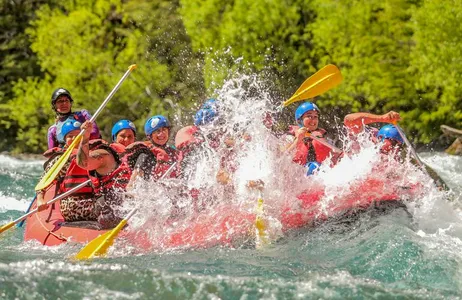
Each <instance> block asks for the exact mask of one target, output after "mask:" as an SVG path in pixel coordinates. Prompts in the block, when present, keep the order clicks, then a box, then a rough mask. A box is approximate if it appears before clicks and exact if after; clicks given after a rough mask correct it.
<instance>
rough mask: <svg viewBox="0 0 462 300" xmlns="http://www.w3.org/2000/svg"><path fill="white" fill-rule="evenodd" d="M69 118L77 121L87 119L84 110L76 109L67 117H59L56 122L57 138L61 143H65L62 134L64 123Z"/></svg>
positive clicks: (82, 121) (81, 121)
mask: <svg viewBox="0 0 462 300" xmlns="http://www.w3.org/2000/svg"><path fill="white" fill-rule="evenodd" d="M69 120H71V121H72V120H76V121H79V122H80V123H82V124H83V123H84V122H85V121H86V119H85V116H84V115H83V114H82V112H80V111H76V112H73V113H70V114H69V115H68V116H67V117H65V118H64V119H58V120H57V121H56V123H55V125H56V139H57V140H58V143H59V144H63V143H64V136H63V134H62V132H61V131H62V129H63V125H64V123H66V122H67V121H69Z"/></svg>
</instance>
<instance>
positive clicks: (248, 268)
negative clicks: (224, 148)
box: [0, 85, 462, 299]
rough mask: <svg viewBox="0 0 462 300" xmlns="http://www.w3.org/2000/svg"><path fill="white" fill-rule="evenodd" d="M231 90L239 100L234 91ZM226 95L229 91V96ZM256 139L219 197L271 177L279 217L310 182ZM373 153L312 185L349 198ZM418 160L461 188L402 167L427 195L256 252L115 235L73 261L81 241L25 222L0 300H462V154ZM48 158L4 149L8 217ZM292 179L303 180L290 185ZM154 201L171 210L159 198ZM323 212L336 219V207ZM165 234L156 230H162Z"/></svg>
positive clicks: (1, 193) (2, 253)
mask: <svg viewBox="0 0 462 300" xmlns="http://www.w3.org/2000/svg"><path fill="white" fill-rule="evenodd" d="M233 89H236V86H235V85H234V87H233ZM234 92H235V90H234ZM226 95H230V96H229V97H228V98H232V97H238V96H239V95H236V93H232V92H230V91H229V89H228V90H227V92H226ZM221 97H222V98H226V97H225V96H224V95H223V94H222V95H221ZM230 103H231V102H230ZM232 103H235V102H232ZM230 105H231V104H230ZM262 106H263V105H262ZM233 110H234V111H235V115H233V116H234V119H233V118H231V119H233V120H234V121H235V122H240V119H239V118H240V117H242V116H243V115H245V111H244V108H242V109H241V108H240V107H234V109H233ZM247 126H252V124H247ZM252 138H253V139H252V140H253V141H255V143H256V144H254V146H252V147H250V148H249V149H250V150H249V152H252V151H254V150H255V151H256V153H260V155H253V154H252V155H250V156H243V157H241V158H238V160H239V161H240V166H239V167H238V170H237V171H236V173H235V178H234V180H235V183H236V188H235V191H233V192H232V193H233V195H234V196H233V197H232V199H231V198H230V199H228V198H226V197H225V196H222V198H220V197H218V198H219V199H221V200H222V201H228V202H230V203H231V202H233V201H234V202H235V203H243V202H245V200H242V199H247V198H249V197H247V196H248V195H247V194H246V192H245V189H241V185H242V182H245V181H247V180H249V179H252V178H258V179H262V180H263V181H265V183H266V185H265V192H264V194H263V198H264V199H265V201H267V205H268V214H273V215H274V216H277V208H275V209H273V211H272V210H271V207H273V208H274V207H277V204H278V203H279V202H278V201H277V200H276V199H279V198H290V197H291V193H293V194H297V193H299V192H300V188H299V187H300V186H301V185H304V184H305V185H306V183H304V182H306V180H307V179H306V178H304V177H303V176H295V177H294V178H293V180H290V178H288V177H289V176H290V175H288V174H294V173H293V172H296V171H300V169H297V168H299V167H293V168H294V169H291V170H289V171H290V172H289V171H288V170H285V169H283V168H281V166H280V165H274V164H270V163H266V164H265V163H262V162H263V161H266V162H268V161H270V162H273V161H277V159H278V158H276V157H272V156H271V155H266V154H262V151H263V150H262V149H260V148H258V146H257V145H262V144H264V143H265V142H264V141H263V140H259V138H258V134H256V133H255V134H254V136H253V137H252ZM267 139H268V138H267ZM369 149H372V150H370V151H367V149H366V151H364V152H362V153H361V155H358V156H355V157H353V158H351V159H348V158H345V159H344V160H342V161H341V163H340V164H339V166H338V167H335V168H333V169H332V170H324V171H322V170H321V171H320V173H319V174H317V175H315V177H314V179H313V181H312V183H311V184H310V187H309V188H312V187H313V186H317V185H320V184H322V185H323V187H324V188H325V189H326V192H325V196H324V198H323V201H322V202H323V203H325V204H326V203H327V204H328V203H330V202H329V201H334V200H335V201H337V202H338V201H341V199H343V198H348V197H350V196H348V195H347V194H348V191H351V186H352V183H351V182H352V181H353V179H354V180H361V178H363V177H364V176H366V174H370V173H371V169H370V168H369V169H368V166H370V165H371V164H373V161H372V157H373V156H374V155H375V156H377V155H376V154H377V149H376V148H374V147H370V148H369ZM244 152H245V151H244ZM420 155H421V157H422V159H423V160H424V162H425V163H427V164H428V165H430V166H431V167H433V168H434V169H435V170H436V171H437V173H438V174H439V175H440V176H441V177H442V178H443V179H444V180H445V181H446V183H447V184H448V186H449V187H450V188H451V189H452V192H451V193H449V194H448V193H445V192H441V191H439V190H438V189H436V188H435V187H434V186H433V185H432V183H431V182H430V181H429V178H428V177H425V176H423V175H422V174H420V175H418V174H417V173H418V171H416V170H415V169H414V170H411V171H408V169H409V168H408V167H406V166H404V168H408V169H403V171H402V172H401V171H400V173H403V174H404V175H403V176H405V177H407V178H408V179H407V180H409V181H410V182H411V184H414V185H416V184H420V185H421V186H423V188H422V189H423V190H422V191H423V192H422V191H420V192H419V193H417V194H416V195H413V196H412V197H408V198H407V200H406V199H405V203H406V204H407V206H408V207H407V209H406V210H405V209H403V208H396V209H392V210H389V211H387V212H386V213H384V214H382V213H377V212H376V211H374V210H371V211H367V212H364V213H361V214H359V215H357V216H355V217H354V218H348V219H345V218H337V219H334V220H331V221H327V222H319V224H317V225H316V226H308V227H304V228H302V229H298V230H292V231H288V232H284V233H282V234H281V233H280V232H278V234H277V238H274V239H273V242H272V244H271V245H267V246H266V247H262V248H260V249H255V247H253V245H252V243H249V242H248V239H244V240H243V241H242V242H239V241H238V242H235V243H234V244H233V245H232V246H230V245H219V244H218V245H213V246H209V247H180V248H174V249H169V248H168V247H164V248H157V249H155V250H152V251H136V249H132V248H130V245H125V244H123V243H117V242H116V244H115V247H114V248H115V249H112V250H111V251H110V253H109V255H108V256H107V257H105V258H97V259H95V260H93V261H87V262H75V261H73V260H71V259H70V257H71V256H72V255H73V254H75V253H77V252H78V251H79V249H80V248H81V245H78V244H66V245H61V246H55V247H45V246H42V245H40V244H38V243H36V242H33V241H28V242H23V240H22V239H23V233H24V229H23V228H15V229H11V230H8V231H6V232H5V233H3V234H2V235H1V236H0V299H16V298H18V299H320V298H322V299H347V298H350V299H352V298H354V299H447V298H453V299H457V298H462V254H461V251H460V249H461V246H462V213H461V211H460V208H459V207H460V205H459V203H460V201H461V200H462V198H461V193H462V172H461V170H462V157H455V156H448V155H446V154H443V153H421V154H420ZM211 162H213V160H210V157H209V158H207V159H206V160H205V161H204V162H203V164H204V165H197V166H196V168H197V170H201V171H202V170H205V169H208V168H209V167H210V168H212V163H211ZM42 163H43V161H24V160H17V159H15V158H12V157H9V156H4V155H0V224H2V223H6V222H8V221H10V220H12V219H14V218H17V217H19V216H20V215H22V214H23V213H24V211H25V210H26V209H27V206H28V204H29V202H30V200H31V199H32V198H33V195H34V194H33V189H34V185H35V184H36V183H37V181H38V178H39V176H40V173H41V170H42V169H41V168H42ZM353 165H354V167H352V166H353ZM335 169H336V170H335ZM302 172H303V171H302ZM274 174H278V175H276V176H275V175H274ZM284 174H285V175H284ZM207 176H208V175H204V173H203V172H199V175H197V174H196V175H195V176H192V177H191V178H190V182H191V185H195V186H196V187H197V186H201V187H203V185H201V183H204V182H209V183H210V182H214V179H210V178H211V177H210V178H207ZM212 176H214V175H213V174H212ZM358 178H359V179H358ZM396 180H403V179H402V178H399V179H396ZM241 181H242V182H241ZM291 181H294V182H295V185H297V186H293V187H290V190H287V189H284V186H287V185H289V183H288V182H291ZM211 185H212V186H214V185H216V184H215V183H214V184H211ZM345 187H349V188H345ZM204 188H206V187H204ZM220 188H221V187H220ZM141 189H142V188H141ZM211 191H212V193H214V194H215V195H229V191H223V190H220V191H219V192H220V193H222V194H219V193H218V188H217V190H214V189H211ZM330 191H332V192H330ZM169 193H173V192H170V190H169V189H168V188H165V187H164V188H162V187H160V186H157V187H156V188H155V190H153V191H151V192H150V194H151V195H155V196H156V195H157V196H159V197H160V196H161V195H164V196H165V195H167V194H169ZM226 193H228V194H226ZM135 194H136V193H135ZM252 197H253V196H252ZM252 197H251V198H252ZM358 197H363V196H362V195H361V194H359V196H358ZM403 197H404V196H403ZM154 198H155V197H154ZM404 198H405V197H404ZM404 198H403V199H404ZM234 199H238V200H234ZM253 199H255V198H253ZM140 202H142V201H141V200H140ZM234 202H233V203H234ZM149 205H151V206H156V205H159V207H161V206H162V205H160V203H158V202H156V200H152V201H151V202H150V204H149ZM162 207H164V206H162ZM322 209H323V211H324V213H325V214H327V215H329V213H330V211H329V205H325V206H323V207H322ZM146 214H147V213H145V211H142V212H141V213H139V214H138V215H137V217H136V218H134V219H133V220H132V230H141V229H142V228H143V226H146V225H145V224H146V223H145V221H146V220H145V219H146V218H145V215H146ZM156 214H157V216H162V214H163V212H162V211H161V210H160V209H159V210H158V211H157V212H156ZM275 218H276V217H275ZM158 219H161V217H158ZM158 219H157V220H158ZM275 223H277V222H275ZM270 227H271V226H270ZM274 227H277V226H276V225H275V226H274ZM276 229H277V228H276ZM166 230H167V229H162V228H160V229H159V228H157V229H156V231H155V232H154V234H162V233H165V232H166ZM276 231H277V230H276ZM151 234H153V233H152V232H151ZM153 241H155V239H154V240H153Z"/></svg>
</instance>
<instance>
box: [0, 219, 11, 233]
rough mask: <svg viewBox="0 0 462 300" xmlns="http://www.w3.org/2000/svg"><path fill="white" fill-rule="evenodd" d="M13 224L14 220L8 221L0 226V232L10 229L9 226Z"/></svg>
mask: <svg viewBox="0 0 462 300" xmlns="http://www.w3.org/2000/svg"><path fill="white" fill-rule="evenodd" d="M14 224H15V223H14V221H12V222H10V223H7V224H5V225H3V226H2V227H0V233H2V232H3V231H5V230H8V229H10V228H11V227H13V226H14Z"/></svg>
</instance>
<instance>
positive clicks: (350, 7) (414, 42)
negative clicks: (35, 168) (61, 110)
mask: <svg viewBox="0 0 462 300" xmlns="http://www.w3.org/2000/svg"><path fill="white" fill-rule="evenodd" d="M0 7H1V13H0V26H1V29H2V32H4V34H2V35H1V36H0V52H1V55H0V60H1V65H2V68H1V71H0V74H1V80H0V128H1V130H2V133H3V140H2V141H1V142H0V149H2V150H13V151H17V152H40V151H42V150H44V148H45V147H46V139H45V136H46V130H47V128H48V126H49V125H51V124H52V123H53V121H54V115H53V112H52V110H51V106H50V96H51V93H52V91H53V90H54V89H55V88H57V87H65V88H68V89H69V90H70V91H71V93H72V95H73V98H74V100H75V103H74V109H79V108H86V109H88V110H89V111H90V112H94V111H95V110H96V109H97V107H98V106H99V104H100V103H101V102H102V100H103V99H104V98H105V97H106V95H107V94H108V93H109V91H110V90H111V89H112V87H113V86H114V85H115V83H116V82H117V81H118V79H119V78H120V76H121V75H122V74H123V73H124V72H125V70H126V69H127V67H128V66H129V65H130V64H132V63H137V64H138V66H139V68H138V69H137V70H136V71H135V72H134V73H133V74H132V75H130V80H127V81H126V82H125V83H124V85H123V88H121V89H120V90H119V91H118V92H117V94H116V96H115V97H114V99H113V100H111V102H110V103H109V105H108V106H107V108H106V109H105V112H104V113H103V114H101V115H100V117H98V125H99V126H100V127H101V128H103V135H104V136H105V137H109V136H110V135H109V132H110V129H111V127H112V124H113V123H114V122H115V121H117V120H118V119H121V118H128V119H132V120H135V123H136V125H137V126H138V127H139V128H142V125H143V123H144V121H145V119H146V118H147V117H149V116H150V115H153V114H157V113H161V114H168V115H169V116H170V117H173V116H177V115H178V114H179V112H180V111H185V112H190V111H191V109H192V106H194V104H195V102H201V101H202V100H203V99H205V97H207V95H210V94H211V93H212V92H213V89H214V88H216V87H217V86H220V84H221V83H222V81H223V80H224V79H225V78H227V77H228V76H229V75H230V73H232V72H233V71H237V70H238V71H241V72H242V71H245V72H249V71H250V72H257V73H262V74H265V77H266V78H267V79H269V80H271V81H272V82H273V83H274V84H273V88H274V90H275V91H274V92H275V93H279V94H280V95H282V96H284V97H287V96H290V95H291V94H292V92H293V91H295V89H296V88H297V87H298V86H299V85H300V84H301V83H302V82H303V80H304V79H306V78H307V77H308V76H309V75H311V74H312V73H314V72H315V71H316V70H317V69H319V68H321V67H322V66H324V65H326V64H328V63H333V64H336V65H338V66H339V67H340V69H341V71H342V74H343V75H344V78H345V80H344V83H342V85H340V86H339V87H338V88H337V89H335V90H333V91H331V92H329V93H327V94H326V95H323V96H322V97H320V98H319V99H318V101H319V102H320V105H321V106H322V107H323V111H331V112H332V113H335V114H336V115H338V116H340V117H341V118H343V115H345V114H346V113H349V112H355V111H370V112H374V113H382V112H386V111H389V110H395V111H398V112H400V113H402V115H403V117H404V119H403V122H402V126H403V127H404V128H406V130H407V132H408V134H410V135H411V137H412V138H413V139H414V140H415V141H420V142H429V141H431V140H432V139H434V138H435V137H437V136H438V135H439V134H440V132H439V125H441V124H447V125H449V126H453V127H462V101H461V99H462V87H461V84H460V82H461V79H462V31H461V30H460V16H461V15H462V0H441V1H431V0H343V1H337V0H287V1H269V0H176V1H168V0H165V1H164V0H61V1H56V0H22V1H21V0H18V1H9V0H0ZM236 58H242V60H243V61H244V62H245V63H238V64H237V63H235V59H236ZM247 63H248V64H247ZM243 66H245V68H246V69H245V70H243V69H242V68H243Z"/></svg>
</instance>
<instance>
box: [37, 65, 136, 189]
mask: <svg viewBox="0 0 462 300" xmlns="http://www.w3.org/2000/svg"><path fill="white" fill-rule="evenodd" d="M134 69H136V65H131V66H130V67H128V70H127V72H125V74H124V75H123V76H122V78H121V79H120V80H119V82H118V83H117V84H116V86H115V87H114V88H113V89H112V91H111V92H110V93H109V95H108V96H107V97H106V99H105V100H104V101H103V103H102V104H101V105H100V107H99V108H98V110H97V111H96V112H95V114H94V115H93V116H92V117H91V119H90V122H94V121H95V120H96V117H98V115H99V114H100V112H101V111H102V110H103V108H104V107H105V106H106V104H107V103H108V102H109V100H111V98H112V96H114V94H115V93H116V92H117V90H118V89H119V87H120V86H121V85H122V82H124V80H125V79H126V78H127V77H128V75H130V73H131V71H133V70H134ZM84 131H85V130H82V131H80V133H79V135H78V136H77V137H76V138H75V139H74V141H73V142H72V144H71V145H70V146H69V147H68V148H67V150H66V152H64V154H63V155H61V157H60V158H59V160H58V161H56V163H55V164H54V165H53V166H52V167H51V168H50V170H48V172H47V173H46V174H45V175H44V176H43V177H42V180H40V182H39V183H38V184H37V185H36V186H35V190H36V191H40V190H43V189H44V188H46V187H48V186H49V185H50V184H51V183H52V182H53V180H54V179H55V178H56V176H57V175H58V174H59V171H61V169H62V168H63V166H64V165H65V164H66V162H67V160H68V159H69V157H70V156H71V154H72V151H73V150H74V148H75V147H76V146H77V145H78V144H79V143H80V140H81V139H82V136H83V133H84Z"/></svg>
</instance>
